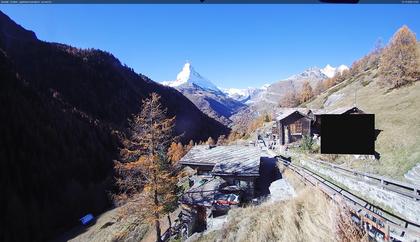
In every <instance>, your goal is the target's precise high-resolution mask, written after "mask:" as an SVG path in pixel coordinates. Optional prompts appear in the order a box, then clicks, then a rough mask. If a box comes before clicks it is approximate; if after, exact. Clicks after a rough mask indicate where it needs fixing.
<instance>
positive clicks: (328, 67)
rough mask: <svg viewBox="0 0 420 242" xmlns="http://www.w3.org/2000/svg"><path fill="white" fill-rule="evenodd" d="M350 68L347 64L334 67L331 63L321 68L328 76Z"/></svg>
mask: <svg viewBox="0 0 420 242" xmlns="http://www.w3.org/2000/svg"><path fill="white" fill-rule="evenodd" d="M348 69H349V68H348V67H347V66H346V65H340V66H339V67H332V66H331V65H330V64H327V65H326V66H325V67H324V68H322V69H321V72H322V73H323V74H324V75H326V76H327V77H328V78H331V77H333V76H335V75H336V74H337V73H340V74H341V73H343V71H345V70H348Z"/></svg>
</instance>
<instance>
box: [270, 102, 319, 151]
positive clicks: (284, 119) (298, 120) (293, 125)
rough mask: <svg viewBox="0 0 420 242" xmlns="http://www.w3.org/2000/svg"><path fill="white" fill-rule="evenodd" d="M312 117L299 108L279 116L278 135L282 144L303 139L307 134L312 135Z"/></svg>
mask: <svg viewBox="0 0 420 242" xmlns="http://www.w3.org/2000/svg"><path fill="white" fill-rule="evenodd" d="M311 123H312V119H311V118H310V117H309V116H308V115H307V114H306V113H305V112H301V111H299V110H290V111H286V112H284V113H282V114H281V115H280V116H278V117H277V128H278V136H279V141H280V144H281V145H285V144H290V143H293V142H296V141H299V140H301V139H302V138H303V137H304V136H305V135H308V136H311V135H312V131H311Z"/></svg>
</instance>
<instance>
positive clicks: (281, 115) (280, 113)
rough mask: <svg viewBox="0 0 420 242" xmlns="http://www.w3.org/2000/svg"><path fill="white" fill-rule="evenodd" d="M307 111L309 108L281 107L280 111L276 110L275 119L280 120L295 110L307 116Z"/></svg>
mask: <svg viewBox="0 0 420 242" xmlns="http://www.w3.org/2000/svg"><path fill="white" fill-rule="evenodd" d="M308 111H309V110H308V109H306V108H283V109H281V110H280V111H278V112H277V117H276V120H277V121H281V120H283V119H285V118H287V117H289V116H290V115H292V114H293V113H295V112H298V113H300V114H301V115H303V116H307V113H308Z"/></svg>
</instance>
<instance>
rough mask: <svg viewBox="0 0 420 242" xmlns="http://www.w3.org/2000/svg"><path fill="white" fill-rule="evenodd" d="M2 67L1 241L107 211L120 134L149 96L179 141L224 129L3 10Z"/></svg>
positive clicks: (36, 236) (107, 58) (94, 54)
mask: <svg viewBox="0 0 420 242" xmlns="http://www.w3.org/2000/svg"><path fill="white" fill-rule="evenodd" d="M0 64H1V65H0V70H1V72H0V75H1V78H0V80H1V82H0V86H1V88H0V93H1V95H0V103H1V107H2V108H1V110H0V117H1V120H0V145H1V147H2V148H1V150H0V163H1V166H2V170H1V177H0V180H1V183H0V184H1V185H0V186H1V190H2V191H5V193H4V194H7V195H5V196H7V199H6V204H5V205H4V206H2V207H3V208H5V210H6V212H4V213H3V214H2V219H3V221H6V223H3V224H5V225H3V226H2V228H1V229H0V240H1V241H44V240H46V239H48V238H51V237H52V236H54V235H55V234H58V233H59V232H60V231H62V230H64V229H68V228H69V227H70V226H73V225H75V224H77V223H78V222H79V221H78V219H79V218H80V217H81V216H83V215H85V214H86V213H88V212H91V213H93V214H97V213H99V212H101V211H103V210H104V209H105V208H107V207H109V202H108V200H107V191H108V190H109V189H110V188H111V185H112V177H113V168H112V167H113V162H112V161H113V159H117V158H118V152H119V149H118V144H119V137H121V136H124V133H125V131H126V128H127V125H128V121H127V120H128V119H129V118H130V117H131V116H132V114H134V113H137V112H139V111H140V110H141V106H140V105H141V100H142V99H144V98H145V97H147V96H148V95H149V94H150V93H152V92H156V93H157V94H159V95H160V96H161V102H162V104H163V106H164V107H165V108H167V109H168V114H169V115H170V116H174V115H175V116H176V127H175V131H176V133H177V134H184V135H183V136H182V140H183V141H189V140H190V139H193V140H195V141H200V140H207V138H208V137H209V136H211V137H213V138H214V139H216V138H217V137H218V136H219V135H221V134H226V133H227V132H228V131H229V129H228V128H226V127H225V126H223V125H222V124H221V123H219V122H217V121H215V120H213V119H211V118H209V117H208V116H206V115H205V114H203V113H202V112H201V111H200V110H198V109H197V108H196V107H195V105H194V104H193V103H191V102H190V101H189V100H188V99H187V98H186V97H184V96H183V95H182V94H181V93H179V92H178V91H176V90H174V89H173V88H170V87H164V86H162V85H160V84H157V83H155V82H153V81H151V80H150V79H148V78H147V77H145V76H143V75H138V74H136V73H135V72H134V71H133V70H132V69H130V68H129V67H127V66H125V65H122V64H121V63H120V61H119V60H118V59H116V58H115V57H114V56H112V55H111V54H109V53H106V52H103V51H100V50H93V49H89V50H81V49H77V48H74V47H71V46H67V45H63V44H56V43H47V42H44V41H40V40H38V39H37V37H36V35H35V34H34V33H33V32H32V31H28V30H25V29H24V28H22V27H21V26H19V25H17V24H16V23H15V22H13V21H12V20H11V19H10V18H9V17H8V16H6V15H5V14H3V13H2V12H0Z"/></svg>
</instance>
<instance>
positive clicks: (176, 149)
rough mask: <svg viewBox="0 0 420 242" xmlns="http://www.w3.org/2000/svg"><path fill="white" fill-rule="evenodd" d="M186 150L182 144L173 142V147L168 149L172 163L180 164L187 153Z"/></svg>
mask: <svg viewBox="0 0 420 242" xmlns="http://www.w3.org/2000/svg"><path fill="white" fill-rule="evenodd" d="M185 148H187V147H185ZM185 148H184V146H183V145H182V144H181V143H180V142H178V143H175V142H172V144H171V146H170V147H169V149H168V156H169V158H170V159H171V161H173V162H178V161H179V160H181V158H182V157H183V156H184V155H185V153H186V151H185Z"/></svg>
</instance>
